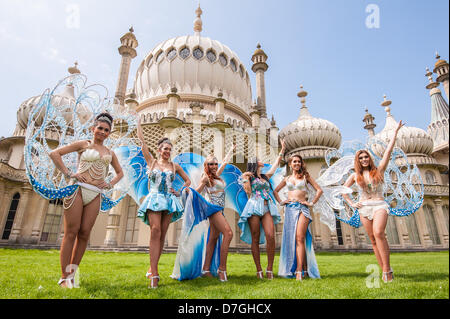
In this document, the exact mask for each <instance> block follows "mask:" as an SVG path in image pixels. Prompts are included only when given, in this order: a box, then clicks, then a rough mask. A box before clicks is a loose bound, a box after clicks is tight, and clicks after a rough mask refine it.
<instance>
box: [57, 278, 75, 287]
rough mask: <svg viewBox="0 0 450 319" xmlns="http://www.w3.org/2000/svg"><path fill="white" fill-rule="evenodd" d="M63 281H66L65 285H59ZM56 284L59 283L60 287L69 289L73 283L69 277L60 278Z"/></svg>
mask: <svg viewBox="0 0 450 319" xmlns="http://www.w3.org/2000/svg"><path fill="white" fill-rule="evenodd" d="M63 282H65V283H66V286H65V287H62V286H61V284H62V283H63ZM58 285H59V286H60V287H61V288H69V289H72V288H73V284H72V280H71V278H61V279H59V281H58Z"/></svg>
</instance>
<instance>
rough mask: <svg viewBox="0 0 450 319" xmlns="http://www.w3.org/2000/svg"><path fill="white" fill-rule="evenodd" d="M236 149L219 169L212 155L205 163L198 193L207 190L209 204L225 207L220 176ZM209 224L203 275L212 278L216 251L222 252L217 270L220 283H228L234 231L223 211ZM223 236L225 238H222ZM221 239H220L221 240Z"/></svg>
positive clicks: (215, 215) (223, 183) (210, 220)
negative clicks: (228, 261) (212, 263)
mask: <svg viewBox="0 0 450 319" xmlns="http://www.w3.org/2000/svg"><path fill="white" fill-rule="evenodd" d="M234 149H235V147H233V148H232V149H231V150H230V151H229V152H228V154H227V155H226V156H225V158H224V160H223V162H222V164H221V165H220V168H219V167H218V165H219V164H218V161H217V158H216V157H214V156H212V155H210V156H208V157H207V158H206V160H205V162H204V163H203V166H204V175H203V177H202V180H201V181H200V185H198V187H197V189H196V191H197V192H199V193H202V191H203V190H206V197H207V199H208V200H209V202H211V203H213V204H215V205H218V206H221V207H225V186H226V183H225V181H224V180H223V179H222V178H220V175H221V174H222V172H223V171H224V169H225V166H226V165H227V163H228V161H229V160H230V158H231V156H232V155H233V151H234ZM208 218H209V223H210V228H209V235H208V244H207V247H206V256H205V263H204V265H203V267H202V274H203V275H204V276H207V277H212V274H211V271H210V267H211V262H212V258H213V255H214V251H215V249H219V250H220V265H219V268H218V269H217V273H218V277H219V279H220V281H222V282H224V281H227V280H228V279H227V256H228V248H229V246H230V243H231V239H232V238H233V231H232V230H231V227H230V225H229V224H228V222H227V220H226V219H225V216H224V215H223V210H222V211H221V214H217V213H214V214H212V215H210V216H208ZM221 234H223V238H222V236H221ZM219 237H220V239H219Z"/></svg>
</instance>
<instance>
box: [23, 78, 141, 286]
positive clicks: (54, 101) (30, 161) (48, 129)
mask: <svg viewBox="0 0 450 319" xmlns="http://www.w3.org/2000/svg"><path fill="white" fill-rule="evenodd" d="M86 82H87V78H86V77H85V76H84V75H82V74H74V75H71V76H68V77H66V78H64V79H63V80H61V81H60V82H59V83H58V85H56V87H55V88H54V89H53V90H48V89H47V90H46V91H45V92H44V93H43V94H42V96H41V98H40V100H39V102H38V103H37V104H36V105H34V106H33V108H32V109H31V111H30V115H29V118H28V129H27V133H26V138H25V146H24V162H25V169H26V173H27V177H28V179H29V181H30V184H31V186H32V187H33V189H34V191H35V192H36V193H38V194H39V195H40V196H42V197H43V198H45V199H47V200H55V199H64V200H63V208H64V238H63V241H62V244H61V251H60V261H61V272H62V276H61V279H60V280H59V282H58V284H59V285H60V286H61V287H67V288H73V287H74V286H76V287H77V286H78V282H76V281H75V280H74V279H76V278H74V276H75V274H76V270H77V268H78V265H79V264H80V262H81V260H82V257H83V255H84V252H85V250H86V246H87V244H88V240H89V236H90V232H91V230H92V227H93V225H94V223H95V220H96V218H97V215H98V212H99V211H101V212H106V211H108V210H109V209H111V208H112V207H114V206H115V205H116V204H117V203H118V202H119V201H120V200H121V199H122V198H123V197H124V196H125V195H126V194H127V192H128V188H129V187H130V186H131V183H129V181H130V180H132V179H133V176H129V175H127V174H124V172H123V170H122V169H125V168H128V166H129V160H130V158H133V157H134V156H135V154H137V150H138V149H139V147H138V145H137V144H139V141H137V140H135V139H133V138H132V137H131V136H130V135H131V132H132V131H133V130H134V129H135V127H136V117H135V115H134V114H132V113H130V111H129V110H125V109H123V108H120V107H118V105H117V104H116V103H115V100H114V99H112V98H108V93H107V89H106V88H105V87H104V86H101V85H98V84H97V85H90V86H88V87H86V86H85V84H86ZM61 90H64V94H63V96H61V95H58V94H60V93H58V92H59V91H61ZM110 114H113V116H114V118H115V119H116V120H118V121H120V122H122V123H124V124H127V125H126V127H127V129H123V130H121V134H120V135H118V134H114V135H110V134H111V131H112V129H113V117H112V116H111V115H110ZM48 140H50V141H51V143H49V141H48ZM55 141H57V142H58V144H59V145H58V147H57V148H56V149H55V147H54V142H55ZM50 145H52V147H50ZM124 145H126V148H127V153H126V154H123V153H122V152H121V149H120V148H121V147H122V146H124ZM116 152H119V153H120V155H119V153H117V155H116ZM110 165H111V166H112V167H113V168H114V171H115V173H116V174H115V176H114V174H112V173H111V172H110V170H109V166H110ZM123 177H125V178H123ZM113 193H114V195H115V196H114V197H116V199H115V200H114V199H112V198H113Z"/></svg>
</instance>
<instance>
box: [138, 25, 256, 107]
mask: <svg viewBox="0 0 450 319" xmlns="http://www.w3.org/2000/svg"><path fill="white" fill-rule="evenodd" d="M172 87H176V88H177V89H178V94H180V95H182V94H188V95H191V94H194V95H195V94H199V95H206V96H211V97H214V98H216V97H217V94H218V93H219V92H222V93H223V98H224V99H225V100H227V101H228V102H229V103H232V104H235V105H236V106H238V107H240V108H241V109H243V110H244V111H245V112H247V113H248V112H250V106H251V101H252V91H251V84H250V79H249V75H248V73H247V71H246V69H245V67H244V66H243V64H242V63H241V61H240V59H239V58H238V56H237V55H236V54H235V53H234V52H233V51H232V50H231V49H230V48H229V47H227V46H226V45H223V44H222V43H220V42H219V41H216V40H212V39H210V38H207V37H202V36H200V33H199V32H198V33H197V34H195V35H186V36H181V37H176V38H172V39H169V40H166V41H164V42H162V43H160V44H158V45H157V46H156V47H155V48H154V49H153V50H152V51H151V52H150V53H149V54H148V55H147V56H146V57H145V59H144V60H143V61H142V63H141V65H140V66H139V68H138V71H137V74H136V79H135V93H136V96H137V99H138V100H139V103H140V104H145V101H146V100H149V99H152V98H155V97H158V96H166V95H168V94H170V93H171V88H172Z"/></svg>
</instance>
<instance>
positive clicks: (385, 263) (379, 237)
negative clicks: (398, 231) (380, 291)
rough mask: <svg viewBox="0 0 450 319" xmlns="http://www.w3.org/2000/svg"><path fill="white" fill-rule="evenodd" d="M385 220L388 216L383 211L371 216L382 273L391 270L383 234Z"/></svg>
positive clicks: (387, 248)
mask: <svg viewBox="0 0 450 319" xmlns="http://www.w3.org/2000/svg"><path fill="white" fill-rule="evenodd" d="M387 220H388V214H387V213H386V210H384V209H381V210H377V211H376V212H375V214H374V215H373V234H374V236H375V241H376V243H377V247H378V251H379V254H380V258H381V261H382V269H383V272H389V271H390V270H391V265H390V262H389V244H388V241H387V239H386V234H385V230H386V224H387Z"/></svg>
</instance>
